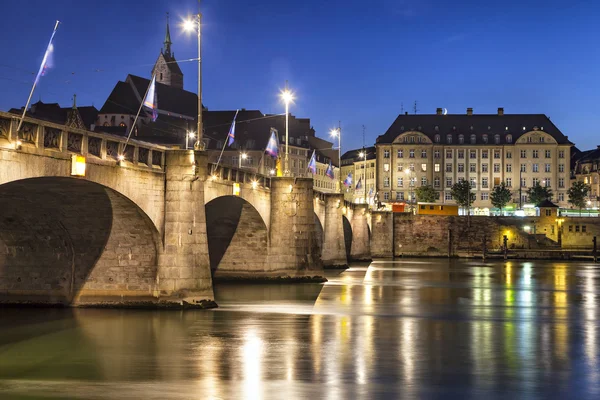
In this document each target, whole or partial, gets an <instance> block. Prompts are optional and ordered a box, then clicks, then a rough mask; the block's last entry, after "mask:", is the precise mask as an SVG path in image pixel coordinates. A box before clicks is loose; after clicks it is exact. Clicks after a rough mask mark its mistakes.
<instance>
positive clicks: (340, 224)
mask: <svg viewBox="0 0 600 400" xmlns="http://www.w3.org/2000/svg"><path fill="white" fill-rule="evenodd" d="M343 207H344V195H343V194H337V193H335V194H327V195H326V196H325V223H324V225H325V226H324V227H323V231H324V232H323V237H324V239H323V252H322V255H321V259H322V260H323V266H326V267H346V266H347V265H348V260H347V258H346V243H345V241H344V221H343V218H344V214H343Z"/></svg>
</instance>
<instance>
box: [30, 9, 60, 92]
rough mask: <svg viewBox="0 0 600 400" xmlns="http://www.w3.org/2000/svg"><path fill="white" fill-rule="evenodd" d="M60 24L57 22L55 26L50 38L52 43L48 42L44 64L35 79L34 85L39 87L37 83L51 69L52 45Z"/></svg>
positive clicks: (43, 59)
mask: <svg viewBox="0 0 600 400" xmlns="http://www.w3.org/2000/svg"><path fill="white" fill-rule="evenodd" d="M59 24H60V22H58V21H56V24H55V25H54V30H53V31H52V36H50V41H49V42H48V47H46V52H45V53H44V58H42V64H41V65H40V69H39V71H38V73H37V75H36V77H35V83H34V85H37V83H38V82H39V81H40V76H43V75H45V74H46V71H47V70H48V68H49V67H50V62H51V57H52V52H53V51H54V45H53V44H52V40H54V35H55V34H56V31H57V30H58V25H59Z"/></svg>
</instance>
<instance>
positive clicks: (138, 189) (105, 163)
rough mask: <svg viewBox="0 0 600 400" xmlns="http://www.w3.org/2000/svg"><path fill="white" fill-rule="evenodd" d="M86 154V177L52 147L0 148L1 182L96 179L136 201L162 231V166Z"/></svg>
mask: <svg viewBox="0 0 600 400" xmlns="http://www.w3.org/2000/svg"><path fill="white" fill-rule="evenodd" d="M27 150H29V148H28V149H27ZM31 151H34V150H33V149H31ZM87 158H88V159H87V163H86V164H87V165H86V173H85V177H77V178H74V177H72V176H71V155H70V154H64V153H59V152H55V151H51V150H43V151H40V154H32V153H30V152H21V151H16V150H12V149H5V148H0V185H2V184H6V183H10V182H15V181H20V180H23V179H30V178H42V177H63V178H70V179H76V180H82V181H89V182H93V183H97V184H99V185H102V186H104V187H106V188H110V189H112V190H113V191H115V192H118V193H121V194H122V195H124V196H125V197H127V198H128V199H130V200H131V201H133V202H134V203H135V204H136V205H137V206H138V207H139V208H140V209H142V210H143V211H144V213H145V214H146V215H148V217H149V218H150V219H151V220H152V222H153V223H154V226H155V227H156V228H157V230H158V231H159V232H161V233H162V232H163V225H164V203H165V201H164V200H165V197H164V196H165V194H164V172H163V171H162V170H160V169H157V168H150V167H147V166H145V167H144V166H142V167H133V166H118V165H117V164H116V161H112V160H103V159H99V158H97V157H95V156H92V155H88V157H87Z"/></svg>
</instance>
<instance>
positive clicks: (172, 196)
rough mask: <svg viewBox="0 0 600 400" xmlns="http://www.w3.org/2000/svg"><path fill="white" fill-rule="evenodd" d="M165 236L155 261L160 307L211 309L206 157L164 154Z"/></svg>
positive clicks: (196, 153)
mask: <svg viewBox="0 0 600 400" xmlns="http://www.w3.org/2000/svg"><path fill="white" fill-rule="evenodd" d="M165 170H166V171H165V173H166V193H165V203H166V204H165V233H164V243H163V248H162V249H161V251H160V252H159V257H158V260H159V262H158V279H157V281H158V289H159V302H160V303H174V304H182V305H191V306H210V305H211V304H214V303H213V299H214V294H213V287H212V278H211V273H210V262H209V256H208V239H207V235H206V214H205V208H204V180H205V179H206V176H207V156H206V154H204V153H202V152H199V151H193V150H173V151H169V152H167V153H166V166H165Z"/></svg>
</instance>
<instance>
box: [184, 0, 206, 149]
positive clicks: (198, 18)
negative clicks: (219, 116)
mask: <svg viewBox="0 0 600 400" xmlns="http://www.w3.org/2000/svg"><path fill="white" fill-rule="evenodd" d="M201 27H202V14H201V13H200V0H198V14H196V15H195V18H194V19H192V18H189V19H188V20H186V21H185V22H184V23H183V29H184V30H185V31H187V32H192V31H194V30H196V32H197V34H198V127H197V130H196V132H198V134H197V140H196V143H195V144H194V148H196V149H198V150H204V148H203V146H202V136H203V134H204V131H203V129H202V41H201V40H200V36H201ZM201 146H202V147H201Z"/></svg>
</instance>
